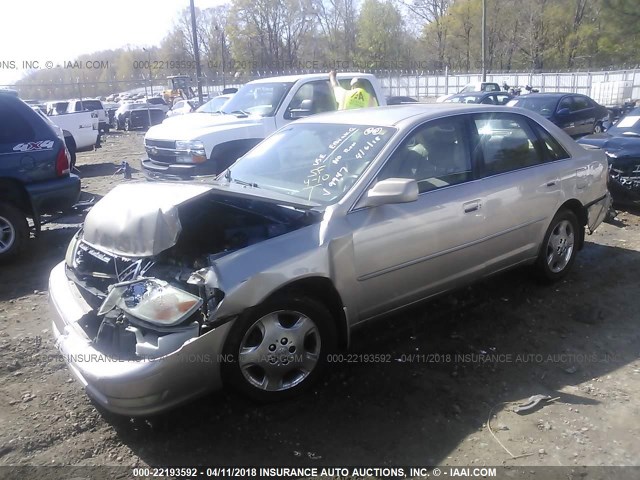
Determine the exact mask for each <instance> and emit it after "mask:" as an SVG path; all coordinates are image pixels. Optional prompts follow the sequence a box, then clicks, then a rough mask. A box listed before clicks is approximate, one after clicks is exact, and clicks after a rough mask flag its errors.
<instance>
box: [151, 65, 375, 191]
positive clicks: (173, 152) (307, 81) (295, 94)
mask: <svg viewBox="0 0 640 480" xmlns="http://www.w3.org/2000/svg"><path fill="white" fill-rule="evenodd" d="M356 77H357V78H359V79H360V80H361V82H362V84H363V85H364V87H365V89H366V90H367V92H368V93H369V95H370V96H371V97H373V98H375V99H376V101H377V103H378V104H379V105H381V106H383V105H386V98H385V97H384V95H383V93H382V90H381V88H380V86H379V84H378V80H377V79H376V77H375V76H374V75H372V74H366V73H355V72H352V73H340V74H338V77H337V80H338V82H339V83H340V84H341V85H342V87H343V88H345V89H348V88H350V81H351V80H352V79H353V78H356ZM337 108H338V104H337V102H336V98H335V94H334V89H333V88H332V87H331V84H330V83H329V79H328V76H327V74H307V75H288V76H281V77H270V78H261V79H259V80H254V81H252V82H249V83H247V84H245V85H243V86H242V87H241V88H240V90H238V92H237V93H236V94H235V95H234V96H233V98H232V99H230V100H229V101H228V102H227V103H225V105H224V107H223V108H222V111H223V113H224V114H225V115H185V116H183V117H176V118H170V119H167V120H166V121H165V122H163V123H162V125H158V126H156V127H153V128H150V129H149V131H148V132H147V134H146V135H145V137H144V146H145V150H146V152H147V157H146V158H143V159H142V162H141V164H142V172H143V173H144V175H145V176H146V177H147V178H148V179H153V180H188V179H193V178H195V177H200V176H207V175H217V174H219V173H220V172H222V171H223V170H224V169H226V168H227V167H228V166H229V165H231V164H232V163H233V162H234V161H235V160H236V159H238V158H239V157H241V156H242V155H244V154H245V153H247V152H248V151H249V150H250V149H251V148H253V147H254V146H255V145H257V144H258V143H259V142H260V141H261V140H263V139H264V138H265V137H266V136H268V135H269V134H271V133H273V132H275V131H276V130H277V129H278V128H280V127H281V126H283V125H286V124H288V123H290V122H292V121H294V120H297V119H300V118H304V117H308V116H310V115H315V114H317V113H322V112H328V111H333V110H337Z"/></svg>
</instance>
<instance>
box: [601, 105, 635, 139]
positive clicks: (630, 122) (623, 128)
mask: <svg viewBox="0 0 640 480" xmlns="http://www.w3.org/2000/svg"><path fill="white" fill-rule="evenodd" d="M607 133H609V134H611V135H634V136H635V134H638V135H640V108H635V109H633V110H631V111H630V112H629V113H628V114H627V115H625V116H624V117H622V118H621V119H620V120H619V121H618V123H616V124H615V125H614V126H613V127H611V128H610V129H609V130H607Z"/></svg>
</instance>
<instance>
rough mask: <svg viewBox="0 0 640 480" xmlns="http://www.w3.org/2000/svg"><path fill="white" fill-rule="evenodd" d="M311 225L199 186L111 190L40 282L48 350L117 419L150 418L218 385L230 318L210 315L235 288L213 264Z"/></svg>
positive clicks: (312, 217) (312, 219)
mask: <svg viewBox="0 0 640 480" xmlns="http://www.w3.org/2000/svg"><path fill="white" fill-rule="evenodd" d="M134 189H135V192H134ZM319 218H320V215H319V213H318V212H315V211H312V210H301V209H296V208H291V207H287V206H283V205H280V204H278V203H275V202H266V201H262V200H259V199H255V198H243V197H241V196H229V195H225V194H224V193H220V192H219V191H216V190H215V189H214V190H212V189H211V188H210V187H206V186H202V185H174V184H164V185H157V184H137V185H123V186H120V187H118V188H116V189H114V190H113V191H112V192H111V193H109V194H108V195H107V196H105V198H104V199H103V200H101V201H100V202H98V204H96V206H95V207H94V208H93V209H92V210H91V211H90V212H89V215H88V216H87V219H86V221H85V225H84V227H83V230H81V231H79V232H78V233H77V234H76V236H75V237H74V238H73V240H72V242H71V244H70V245H69V248H68V250H67V254H66V258H65V261H64V262H62V263H60V264H59V265H57V266H56V267H55V268H54V270H53V271H52V273H51V277H50V299H51V305H52V307H53V311H54V322H53V327H54V328H53V330H54V334H55V335H56V338H57V344H58V348H59V349H60V351H61V352H62V354H63V356H64V358H65V360H66V361H67V363H68V364H69V366H70V368H71V370H72V371H73V373H74V374H75V376H76V377H77V378H78V379H79V380H80V381H81V383H82V384H83V385H84V386H85V388H86V390H87V392H88V393H89V394H90V395H91V396H92V397H93V398H94V399H95V400H97V401H98V403H100V404H101V405H103V406H104V407H105V408H107V409H109V410H111V411H114V412H116V413H121V414H128V415H146V414H151V413H155V412H157V411H161V410H165V409H167V408H170V407H171V406H173V405H176V404H178V403H182V402H183V401H185V400H187V399H190V398H192V397H194V396H197V395H199V394H201V393H204V392H206V391H209V390H212V389H217V388H220V387H221V380H220V365H219V360H220V357H221V352H222V346H223V344H224V340H225V338H226V335H227V333H228V331H229V329H230V326H231V324H232V322H231V321H232V320H233V319H234V318H235V316H236V315H237V314H239V313H241V311H238V312H235V313H234V314H229V313H228V312H227V314H226V315H224V316H221V315H219V312H220V307H221V305H222V304H223V303H224V299H225V295H226V294H227V293H228V292H226V291H225V289H233V288H234V286H233V285H226V286H224V285H223V282H222V281H221V279H220V278H219V273H218V271H217V268H216V260H218V259H220V258H222V257H225V256H227V255H229V254H230V253H232V252H236V251H238V250H241V249H243V248H246V247H248V246H250V245H253V244H256V243H259V242H263V241H265V240H268V239H270V238H273V237H278V236H281V235H284V234H286V233H288V232H291V231H293V230H297V229H300V228H302V227H304V226H307V225H310V224H312V223H316V222H317V221H319ZM248 306H249V305H247V307H248Z"/></svg>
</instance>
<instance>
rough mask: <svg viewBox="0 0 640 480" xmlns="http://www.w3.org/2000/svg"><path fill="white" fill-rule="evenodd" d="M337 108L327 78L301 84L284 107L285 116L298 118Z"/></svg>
mask: <svg viewBox="0 0 640 480" xmlns="http://www.w3.org/2000/svg"><path fill="white" fill-rule="evenodd" d="M336 109H337V104H336V100H335V97H334V95H333V90H332V89H331V87H330V86H329V82H328V81H327V80H320V81H316V82H309V83H305V84H304V85H302V86H301V87H300V88H299V89H298V91H297V92H296V94H295V95H294V96H293V98H292V99H291V102H290V103H289V106H288V107H287V109H286V114H285V115H286V117H287V118H299V117H304V116H309V115H314V114H316V113H322V112H331V111H333V110H336Z"/></svg>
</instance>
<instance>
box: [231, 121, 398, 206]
mask: <svg viewBox="0 0 640 480" xmlns="http://www.w3.org/2000/svg"><path fill="white" fill-rule="evenodd" d="M395 132H396V130H395V129H394V128H389V127H371V126H366V125H340V124H324V123H320V124H311V123H304V124H295V123H293V124H290V125H288V126H286V127H284V128H283V129H281V130H279V131H278V132H276V133H274V134H273V135H272V136H270V137H268V138H267V139H266V140H264V141H263V142H262V143H260V144H259V145H258V146H256V147H255V148H254V149H253V150H251V151H249V153H247V154H246V155H245V156H244V157H242V158H240V160H238V161H237V162H236V163H234V164H233V165H232V166H231V167H230V168H229V169H228V170H227V172H226V177H227V179H230V180H231V181H235V182H238V183H242V184H249V185H252V186H254V187H259V188H264V189H267V190H274V191H277V192H280V193H285V194H289V195H291V196H293V197H297V198H300V199H304V200H307V201H311V202H315V203H318V204H321V205H330V204H332V203H335V202H337V201H338V200H340V199H341V198H342V197H343V196H344V194H345V193H346V192H347V191H348V190H349V189H350V188H351V186H352V185H353V184H354V183H355V182H356V180H357V179H358V178H359V177H360V175H362V174H363V172H364V171H365V169H366V168H367V167H368V166H369V165H370V164H371V162H372V161H373V159H374V158H376V156H377V155H378V153H379V152H380V150H382V147H384V145H385V144H386V143H387V142H388V141H389V139H390V138H391V137H392V136H393V134H394V133H395Z"/></svg>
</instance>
